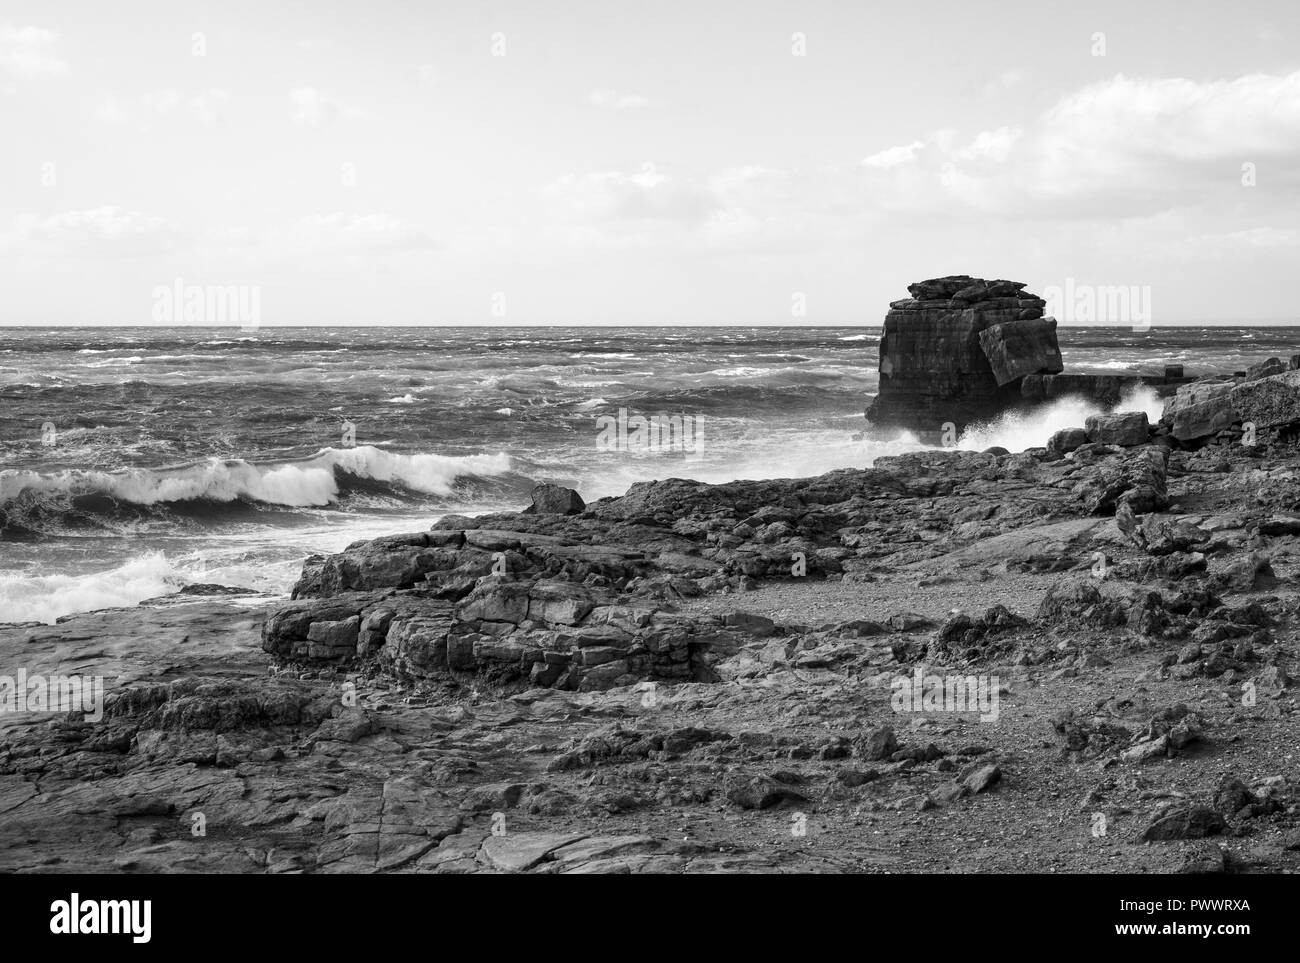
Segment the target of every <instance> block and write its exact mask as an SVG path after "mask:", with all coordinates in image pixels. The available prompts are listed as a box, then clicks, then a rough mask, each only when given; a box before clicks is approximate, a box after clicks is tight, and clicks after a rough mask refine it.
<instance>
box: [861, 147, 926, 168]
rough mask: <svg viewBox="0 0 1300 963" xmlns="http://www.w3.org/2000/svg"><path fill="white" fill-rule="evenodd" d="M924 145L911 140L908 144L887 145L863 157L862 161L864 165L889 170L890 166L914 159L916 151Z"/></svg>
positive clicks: (907, 162) (908, 162) (906, 162)
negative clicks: (875, 152)
mask: <svg viewBox="0 0 1300 963" xmlns="http://www.w3.org/2000/svg"><path fill="white" fill-rule="evenodd" d="M924 147H925V144H924V143H922V142H921V141H919V140H917V141H913V142H912V143H910V144H903V145H902V146H900V147H889V148H886V149H885V150H882V151H880V152H879V153H877V154H872V155H871V156H870V157H867V158H864V159H863V161H862V163H863V165H864V166H866V167H875V168H877V169H879V170H889V168H891V167H898V166H899V165H900V164H910V163H911V162H912V161H914V160H916V155H917V152H918V151H920V150H921V149H922V148H924Z"/></svg>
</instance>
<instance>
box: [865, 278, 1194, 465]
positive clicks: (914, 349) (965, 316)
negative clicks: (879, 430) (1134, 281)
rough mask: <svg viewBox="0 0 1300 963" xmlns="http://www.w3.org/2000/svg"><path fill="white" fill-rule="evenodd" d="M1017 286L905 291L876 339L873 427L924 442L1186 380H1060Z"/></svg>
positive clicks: (1047, 329)
mask: <svg viewBox="0 0 1300 963" xmlns="http://www.w3.org/2000/svg"><path fill="white" fill-rule="evenodd" d="M1024 288H1025V285H1024V284H1023V283H1022V282H1020V281H1007V280H993V281H987V280H985V279H983V278H976V277H971V276H969V275H965V274H961V275H954V276H951V277H944V278H933V279H931V280H928V281H918V282H917V283H915V284H910V285H908V288H907V290H908V292H909V293H910V294H911V295H912V296H911V297H910V298H905V299H904V300H901V301H894V302H892V303H891V304H890V306H889V313H888V314H887V315H886V316H885V330H884V334H883V336H882V337H881V339H880V388H879V393H878V394H877V395H876V398H875V399H874V400H873V401H872V403H871V405H870V406H869V407H868V409H867V419H868V420H869V421H870V422H871V424H872V425H873V426H877V427H884V428H906V429H908V430H910V431H913V432H916V433H918V434H919V435H920V436H921V438H922V440H924V441H934V440H935V439H936V438H938V437H940V436H942V435H943V433H944V431H945V428H946V426H949V425H951V426H952V428H953V429H955V430H956V431H961V430H962V429H964V428H966V427H967V426H968V425H971V424H974V423H978V422H982V421H987V420H990V419H992V418H995V417H997V416H998V415H999V414H1001V413H1003V412H1004V411H1008V410H1010V409H1013V408H1020V407H1028V406H1031V405H1033V404H1038V403H1043V402H1047V401H1051V400H1052V399H1054V398H1059V397H1063V396H1066V395H1077V396H1081V397H1084V398H1087V399H1088V400H1089V401H1092V402H1094V403H1096V404H1099V405H1102V406H1104V407H1107V408H1113V407H1114V406H1116V405H1117V404H1119V402H1120V400H1121V398H1122V396H1123V395H1124V393H1125V392H1127V391H1129V390H1131V389H1133V388H1135V387H1138V386H1140V385H1146V386H1150V387H1154V388H1156V389H1157V391H1158V392H1159V393H1162V394H1163V393H1166V392H1172V390H1173V386H1175V385H1178V384H1182V383H1184V382H1186V381H1189V380H1191V379H1189V378H1185V377H1183V376H1182V373H1181V371H1167V372H1166V374H1165V375H1164V376H1135V375H1131V374H1127V373H1123V372H1114V373H1109V372H1103V373H1100V374H1066V373H1065V372H1064V365H1063V362H1062V358H1061V349H1060V346H1059V344H1058V343H1057V336H1056V319H1054V318H1049V317H1044V310H1045V308H1046V302H1045V301H1044V300H1043V299H1042V298H1040V297H1037V296H1036V295H1034V294H1031V293H1029V292H1027V291H1025V290H1024Z"/></svg>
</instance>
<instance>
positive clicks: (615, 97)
mask: <svg viewBox="0 0 1300 963" xmlns="http://www.w3.org/2000/svg"><path fill="white" fill-rule="evenodd" d="M587 101H588V102H589V103H590V104H591V105H592V106H593V107H600V108H601V109H603V110H644V109H645V108H647V107H651V106H653V102H652V101H651V100H650V98H648V97H642V96H641V95H640V94H631V93H620V92H619V91H617V90H593V91H592V92H591V93H589V94H588V95H587Z"/></svg>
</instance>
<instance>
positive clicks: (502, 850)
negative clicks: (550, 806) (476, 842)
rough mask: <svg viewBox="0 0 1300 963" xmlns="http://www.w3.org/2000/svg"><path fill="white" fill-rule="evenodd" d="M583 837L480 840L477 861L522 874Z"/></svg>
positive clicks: (546, 835) (548, 835) (539, 835)
mask: <svg viewBox="0 0 1300 963" xmlns="http://www.w3.org/2000/svg"><path fill="white" fill-rule="evenodd" d="M586 838H587V837H586V836H584V835H582V834H576V833H508V834H506V835H504V836H489V837H488V838H487V839H485V840H483V847H482V848H481V849H480V850H479V859H480V860H482V861H483V862H484V863H486V864H487V865H488V866H491V867H492V868H493V869H498V870H500V871H501V872H503V873H522V872H523V871H524V870H526V869H531V868H532V867H534V866H536V865H537V864H538V863H540V862H541V861H542V860H544V859H546V857H548V856H550V855H551V853H553V852H555V851H556V850H557V849H559V848H561V847H562V846H568V845H570V844H572V843H576V842H578V841H580V840H583V839H586Z"/></svg>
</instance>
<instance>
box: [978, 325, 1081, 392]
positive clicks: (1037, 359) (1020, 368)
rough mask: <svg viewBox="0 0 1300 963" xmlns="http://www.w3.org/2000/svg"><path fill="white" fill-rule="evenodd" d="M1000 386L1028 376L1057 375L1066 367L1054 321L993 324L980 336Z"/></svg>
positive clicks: (981, 347)
mask: <svg viewBox="0 0 1300 963" xmlns="http://www.w3.org/2000/svg"><path fill="white" fill-rule="evenodd" d="M979 341H980V350H982V351H983V352H984V356H985V357H986V358H988V360H989V366H990V367H991V368H992V369H993V377H994V379H995V380H996V381H997V383H998V386H999V387H1002V386H1003V385H1007V384H1010V383H1011V382H1013V381H1017V380H1019V379H1020V378H1023V377H1024V376H1025V375H1029V374H1056V373H1058V372H1060V371H1061V370H1062V368H1063V367H1064V365H1063V363H1062V361H1061V348H1060V346H1059V345H1058V344H1057V343H1056V319H1055V318H1025V319H1024V320H1021V321H1004V322H1002V323H1001V324H994V325H990V326H989V327H987V328H985V329H984V330H983V331H981V332H980V333H979Z"/></svg>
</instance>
